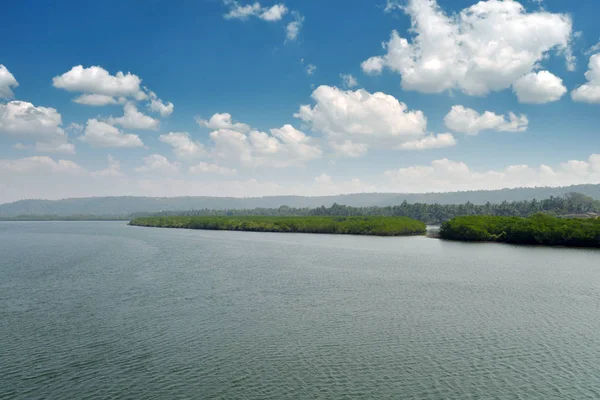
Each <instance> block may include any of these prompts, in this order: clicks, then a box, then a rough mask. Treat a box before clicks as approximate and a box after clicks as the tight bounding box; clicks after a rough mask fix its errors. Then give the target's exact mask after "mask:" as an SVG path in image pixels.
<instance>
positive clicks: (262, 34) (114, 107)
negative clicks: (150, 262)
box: [0, 0, 600, 202]
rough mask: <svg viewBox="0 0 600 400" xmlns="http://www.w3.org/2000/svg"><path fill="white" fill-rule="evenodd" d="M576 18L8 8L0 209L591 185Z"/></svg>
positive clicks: (279, 7)
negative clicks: (48, 202)
mask: <svg viewBox="0 0 600 400" xmlns="http://www.w3.org/2000/svg"><path fill="white" fill-rule="evenodd" d="M573 3H574V2H571V1H565V0H544V1H542V2H539V1H528V0H523V1H521V2H517V1H512V0H504V1H501V0H488V1H483V2H480V3H477V4H476V3H475V2H474V1H462V0H461V1H449V0H437V1H435V0H401V1H397V2H396V1H392V0H387V1H386V0H374V1H363V0H344V1H340V0H331V1H327V2H325V3H324V2H318V1H300V0H287V1H286V0H283V1H278V2H266V1H262V2H260V3H258V2H247V1H233V0H204V1H168V2H167V1H160V0H154V1H148V2H145V3H144V4H143V5H142V4H141V3H139V2H131V1H112V0H111V1H104V2H99V3H98V2H80V1H79V2H76V1H63V2H49V1H48V2H46V1H20V2H13V3H12V4H10V5H8V6H5V7H4V8H3V23H2V24H0V34H1V35H3V37H5V38H12V39H10V40H5V41H3V46H2V47H1V48H0V65H2V66H3V67H0V202H6V201H14V200H18V199H22V198H51V199H54V198H65V197H81V196H99V195H148V196H177V195H223V196H260V195H272V194H307V195H318V194H336V193H349V192H362V191H394V192H422V191H447V190H470V189H495V188H501V187H518V186H557V185H567V184H576V183H600V156H599V155H597V154H598V153H600V138H599V132H598V127H597V125H598V124H597V121H598V118H597V110H598V107H600V56H598V57H597V58H595V57H594V55H595V54H596V53H600V46H596V44H597V43H598V40H599V38H600V27H598V25H597V24H596V21H595V17H594V16H595V15H597V13H598V11H600V10H599V8H600V5H599V4H597V3H596V2H592V1H580V2H575V4H573ZM394 31H395V32H396V33H395V34H392V32H394ZM382 44H384V46H383V47H382ZM595 46H596V47H595ZM588 64H589V66H588ZM342 75H344V76H345V77H346V78H345V79H344V78H343V77H342ZM350 75H351V76H352V79H350V78H349V76H350ZM349 79H350V80H349ZM75 100H77V101H75ZM153 101H154V102H153ZM90 103H94V105H91V104H90ZM99 103H102V105H99ZM301 107H303V108H302V109H301ZM510 113H513V114H514V115H513V116H512V117H511V114H510ZM211 117H213V119H211ZM511 118H512V119H511Z"/></svg>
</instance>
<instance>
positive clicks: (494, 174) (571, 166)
mask: <svg viewBox="0 0 600 400" xmlns="http://www.w3.org/2000/svg"><path fill="white" fill-rule="evenodd" d="M385 176H386V177H387V178H388V179H389V183H388V184H389V185H391V186H389V187H391V188H392V189H394V188H402V190H403V191H405V192H407V191H411V192H428V191H436V192H441V191H454V190H495V189H503V188H514V187H535V186H566V185H575V184H584V183H598V182H599V181H600V155H599V154H593V155H591V156H590V157H589V158H588V160H587V161H579V160H571V161H568V162H565V163H562V164H560V165H558V166H557V167H554V168H553V167H551V166H548V165H544V164H542V165H540V166H538V167H533V166H529V165H511V166H508V167H506V168H504V169H503V170H498V171H494V170H488V171H475V170H472V169H471V168H470V167H469V166H468V165H467V164H465V163H464V162H459V161H452V160H449V159H447V158H443V159H440V160H435V161H432V162H431V164H429V165H419V166H411V167H405V168H399V169H396V170H389V171H386V172H385Z"/></svg>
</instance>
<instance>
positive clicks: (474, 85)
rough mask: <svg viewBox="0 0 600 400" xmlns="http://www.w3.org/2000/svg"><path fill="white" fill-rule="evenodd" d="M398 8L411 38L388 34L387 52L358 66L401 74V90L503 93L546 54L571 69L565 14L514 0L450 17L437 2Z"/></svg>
mask: <svg viewBox="0 0 600 400" xmlns="http://www.w3.org/2000/svg"><path fill="white" fill-rule="evenodd" d="M393 4H395V2H394V3H393ZM401 8H402V9H403V10H404V11H405V12H406V13H407V14H408V15H409V16H410V17H411V21H412V29H411V32H413V33H414V34H415V36H414V37H413V38H412V39H406V38H403V37H401V36H400V35H399V34H398V32H396V31H394V32H392V35H391V39H390V40H389V42H387V43H385V44H384V48H385V50H386V54H385V55H383V56H377V57H371V58H370V59H368V60H366V61H365V62H364V63H363V64H362V68H363V70H364V71H365V72H366V73H370V74H375V73H380V72H381V71H382V69H383V68H384V67H387V68H389V69H391V70H392V71H395V72H397V73H399V74H400V75H401V76H402V87H403V88H404V89H406V90H416V91H420V92H425V93H440V92H443V91H446V90H450V89H460V90H462V91H463V92H465V93H467V94H469V95H485V94H487V93H488V92H490V91H499V90H503V89H507V88H508V87H510V86H511V85H512V84H513V83H514V82H515V81H516V80H517V79H519V78H520V77H521V76H523V75H526V74H528V73H530V72H532V71H533V70H534V69H536V68H537V67H538V66H539V63H540V62H541V61H542V60H544V59H545V58H546V56H547V55H548V54H549V53H550V52H551V51H557V52H558V53H561V54H563V55H564V56H565V58H566V60H567V64H568V66H569V68H572V67H574V65H572V64H573V60H574V58H573V56H572V54H571V50H570V47H569V44H570V40H571V37H572V22H571V18H570V17H569V16H568V15H566V14H557V13H550V12H547V11H544V10H537V11H535V12H529V13H528V12H527V11H526V10H525V8H524V7H523V6H522V5H521V4H519V3H518V2H516V1H513V0H506V1H498V0H488V1H480V2H478V3H476V4H474V5H472V6H470V7H468V8H466V9H464V10H462V11H461V12H460V13H459V14H457V15H452V16H448V15H446V14H445V13H444V12H443V11H442V10H441V9H440V7H439V5H438V4H437V1H436V0H409V1H408V3H407V4H406V6H404V7H401Z"/></svg>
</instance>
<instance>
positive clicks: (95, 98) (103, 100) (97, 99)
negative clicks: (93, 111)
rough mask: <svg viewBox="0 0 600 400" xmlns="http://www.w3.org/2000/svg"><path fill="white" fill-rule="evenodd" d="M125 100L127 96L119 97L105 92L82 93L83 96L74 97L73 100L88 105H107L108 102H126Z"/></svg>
mask: <svg viewBox="0 0 600 400" xmlns="http://www.w3.org/2000/svg"><path fill="white" fill-rule="evenodd" d="M124 100H125V98H123V97H119V98H118V99H117V98H115V97H113V96H107V95H105V94H82V95H81V96H79V97H76V98H74V99H73V102H75V103H77V104H85V105H88V106H106V105H108V104H122V103H124Z"/></svg>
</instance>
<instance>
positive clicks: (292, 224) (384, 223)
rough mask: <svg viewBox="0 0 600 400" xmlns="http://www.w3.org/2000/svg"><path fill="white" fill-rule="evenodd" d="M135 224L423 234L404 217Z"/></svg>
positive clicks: (145, 222) (145, 220) (173, 219)
mask: <svg viewBox="0 0 600 400" xmlns="http://www.w3.org/2000/svg"><path fill="white" fill-rule="evenodd" d="M129 224H130V225H134V226H144V227H157V228H184V229H206V230H227V231H253V232H296V233H329V234H342V235H372V236H408V235H424V234H425V232H426V226H425V224H424V223H423V222H421V221H416V220H414V219H411V218H407V217H316V216H311V217H266V216H250V217H243V216H238V217H227V216H215V217H186V216H164V217H140V218H134V219H133V220H131V222H130V223H129Z"/></svg>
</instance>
